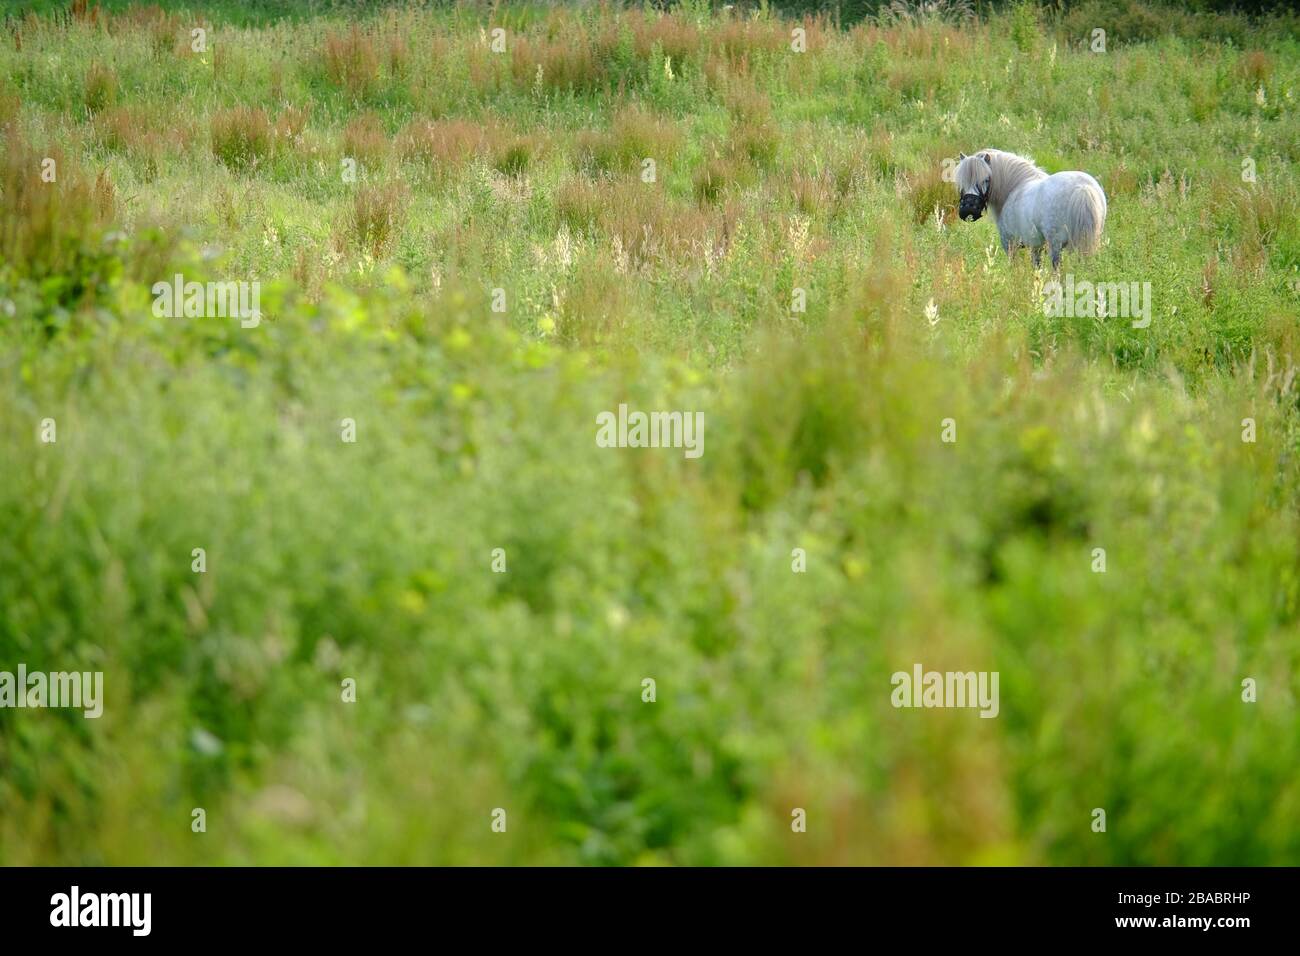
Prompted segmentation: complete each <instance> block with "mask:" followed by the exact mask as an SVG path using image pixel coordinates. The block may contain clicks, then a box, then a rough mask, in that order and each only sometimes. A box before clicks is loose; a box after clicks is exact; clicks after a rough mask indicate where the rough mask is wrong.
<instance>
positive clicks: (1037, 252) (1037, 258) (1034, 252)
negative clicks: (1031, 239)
mask: <svg viewBox="0 0 1300 956" xmlns="http://www.w3.org/2000/svg"><path fill="white" fill-rule="evenodd" d="M1029 255H1030V256H1031V257H1032V258H1033V260H1034V268H1035V269H1037V268H1038V267H1039V266H1040V265H1042V264H1043V247H1042V246H1034V248H1032V249H1030V250H1029Z"/></svg>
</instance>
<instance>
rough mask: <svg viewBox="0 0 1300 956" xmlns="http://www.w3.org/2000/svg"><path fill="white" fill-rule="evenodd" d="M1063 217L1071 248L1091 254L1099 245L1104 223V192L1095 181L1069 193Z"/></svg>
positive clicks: (1084, 253)
mask: <svg viewBox="0 0 1300 956" xmlns="http://www.w3.org/2000/svg"><path fill="white" fill-rule="evenodd" d="M1065 218H1066V222H1067V223H1068V224H1069V233H1070V237H1069V244H1070V246H1071V248H1073V249H1074V250H1075V251H1076V252H1079V253H1082V254H1083V255H1091V254H1092V253H1094V252H1096V251H1097V247H1098V246H1100V245H1101V230H1102V227H1103V226H1105V225H1106V194H1105V193H1103V192H1102V191H1101V187H1100V186H1098V185H1097V184H1096V183H1086V184H1085V185H1083V186H1080V187H1079V188H1078V189H1076V190H1074V191H1073V192H1072V193H1070V198H1069V200H1068V201H1067V203H1066V217H1065Z"/></svg>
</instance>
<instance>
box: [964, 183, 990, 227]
mask: <svg viewBox="0 0 1300 956" xmlns="http://www.w3.org/2000/svg"><path fill="white" fill-rule="evenodd" d="M988 203H989V188H988V186H985V187H984V188H983V189H980V187H978V186H976V187H975V192H973V193H966V194H965V195H964V196H962V197H961V202H960V203H958V205H957V215H958V216H960V217H961V219H962V221H963V222H974V221H975V220H976V219H978V218H979V217H980V216H982V215H984V207H985V206H987V205H988Z"/></svg>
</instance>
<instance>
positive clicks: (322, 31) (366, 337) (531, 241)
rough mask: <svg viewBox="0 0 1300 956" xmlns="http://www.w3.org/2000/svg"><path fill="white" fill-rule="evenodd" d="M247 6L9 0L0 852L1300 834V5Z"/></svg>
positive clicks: (2, 40)
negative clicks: (911, 688)
mask: <svg viewBox="0 0 1300 956" xmlns="http://www.w3.org/2000/svg"><path fill="white" fill-rule="evenodd" d="M284 6H285V5H284V4H276V3H269V2H268V3H265V4H258V3H253V4H251V5H249V4H240V5H238V6H236V5H235V4H233V3H231V4H229V5H226V4H222V3H213V4H210V5H207V6H205V5H203V4H202V3H191V4H188V5H185V4H173V3H170V2H168V3H163V5H162V7H161V8H160V7H158V6H148V7H144V6H135V5H131V4H127V3H120V2H114V3H109V4H106V5H105V6H104V7H94V8H88V7H87V5H86V4H84V3H78V4H74V5H73V7H72V8H71V9H69V8H68V7H67V6H66V5H63V4H53V3H49V4H45V3H41V4H37V5H35V7H34V8H32V9H25V8H23V7H19V6H17V5H14V4H10V5H7V6H4V7H3V8H0V9H3V11H4V16H3V19H0V25H2V28H0V671H4V670H8V671H13V670H14V669H15V668H16V666H17V665H18V664H19V663H20V662H22V663H25V664H26V666H27V668H28V669H29V670H45V671H69V670H79V671H102V672H103V674H104V713H103V716H102V717H101V718H99V719H85V718H84V717H83V716H82V714H81V713H80V712H79V711H72V710H60V709H43V710H38V709H23V710H19V709H10V708H4V709H0V864H8V865H14V864H55V863H60V864H163V863H166V864H253V863H257V864H272V863H276V864H381V863H383V864H496V863H503V864H651V865H653V864H682V865H714V864H823V865H839V864H885V865H899V864H906V865H916V864H1030V865H1041V864H1065V865H1106V864H1130V865H1132V864H1140V865H1145V864H1295V863H1296V862H1297V861H1298V860H1300V777H1298V776H1297V774H1296V767H1297V765H1298V764H1300V718H1298V716H1297V709H1296V708H1297V696H1298V695H1300V676H1298V674H1300V672H1298V667H1300V381H1298V376H1297V366H1296V356H1297V352H1298V351H1300V324H1298V321H1297V320H1298V319H1300V123H1298V122H1297V120H1296V109H1297V106H1298V105H1300V104H1298V103H1297V100H1298V99H1300V19H1297V18H1296V17H1295V16H1273V17H1268V18H1264V19H1262V20H1253V21H1252V20H1248V19H1246V18H1244V17H1241V16H1238V15H1226V14H1191V13H1186V12H1182V11H1181V10H1179V9H1174V8H1170V9H1166V8H1162V7H1148V6H1144V5H1142V4H1139V3H1136V2H1127V0H1104V2H1090V3H1084V4H1078V5H1069V6H1068V7H1066V8H1065V9H1064V10H1061V9H1058V8H1056V7H1053V8H1050V9H1047V8H1039V7H1037V6H1034V5H1032V4H1028V3H1022V4H1019V5H1015V6H1011V7H1005V8H1003V7H999V8H998V9H997V10H996V11H992V12H989V11H982V12H981V13H980V16H979V17H978V18H974V17H972V16H967V15H966V14H967V12H968V11H967V9H966V8H964V7H962V6H961V5H959V4H957V5H950V4H945V5H942V6H940V7H939V8H937V9H936V10H933V11H931V12H928V13H920V12H917V11H916V10H915V9H914V8H913V9H910V10H908V9H903V8H901V7H898V8H895V9H894V10H893V12H892V13H890V12H888V11H886V12H885V13H884V14H883V15H881V16H878V17H874V18H867V19H860V20H856V21H850V20H848V19H839V20H837V18H835V17H832V16H825V15H822V16H818V15H806V16H802V17H798V18H796V17H788V16H787V15H784V14H782V13H780V12H779V11H776V10H769V9H767V8H766V7H762V8H758V7H746V6H745V5H741V6H739V7H737V8H736V9H732V10H722V9H721V8H720V5H717V6H716V7H715V8H710V6H709V5H708V4H707V3H694V4H690V3H688V4H682V5H674V6H672V7H670V8H668V9H666V10H662V9H655V8H651V7H645V8H642V7H636V6H629V7H621V6H616V5H605V4H596V3H592V4H583V5H560V4H557V5H554V6H550V5H542V4H521V3H504V4H492V5H488V4H477V3H470V2H461V3H457V4H452V5H441V4H440V5H433V4H430V5H427V6H425V5H419V4H414V5H409V6H380V5H369V4H351V5H342V4H341V5H334V6H329V5H324V4H322V5H320V6H319V7H308V8H305V9H306V11H307V12H306V13H305V14H304V13H303V10H302V9H300V10H299V11H298V13H297V15H294V16H291V17H287V18H285V17H282V16H281V15H280V14H282V13H284V12H287V11H285V10H283V9H282V8H283V7H284ZM196 7H197V9H196ZM196 28H201V29H202V30H203V31H205V32H204V33H203V34H201V37H202V39H203V43H201V44H199V46H200V47H202V49H198V50H196V49H195V48H194V47H195V35H194V34H193V32H192V31H193V30H195V29H196ZM498 29H500V30H502V31H504V32H503V33H500V34H497V33H495V32H494V31H496V30H498ZM1097 29H1101V30H1104V31H1105V49H1104V52H1095V51H1094V49H1093V48H1092V47H1093V46H1094V45H1095V39H1094V33H1093V31H1094V30H1097ZM796 30H797V31H800V32H798V33H796V32H794V31H796ZM796 39H797V40H798V41H799V42H798V43H796ZM795 45H799V46H802V47H803V49H802V50H796V49H794V48H793V46H795ZM494 46H497V47H502V46H503V49H499V50H498V49H494ZM982 147H997V148H1001V149H1006V150H1011V151H1014V152H1019V153H1023V154H1026V155H1029V156H1032V157H1033V158H1034V160H1035V161H1036V162H1037V163H1038V164H1039V165H1041V166H1042V167H1044V168H1045V169H1047V170H1048V171H1051V172H1055V171H1059V170H1064V169H1083V170H1086V171H1088V172H1090V173H1092V174H1093V175H1095V176H1096V177H1097V179H1098V180H1099V181H1100V182H1101V184H1102V186H1103V187H1104V188H1105V190H1106V193H1107V197H1108V200H1109V217H1108V220H1107V224H1106V231H1105V240H1104V243H1103V246H1102V248H1101V250H1100V251H1099V253H1098V254H1097V255H1096V256H1094V257H1092V258H1090V259H1087V260H1080V259H1076V258H1074V257H1073V256H1071V254H1070V253H1069V251H1068V250H1067V252H1066V256H1065V261H1064V263H1063V265H1062V272H1063V273H1067V272H1068V273H1070V274H1072V275H1073V276H1074V278H1075V279H1076V280H1084V279H1087V280H1091V281H1099V282H1112V281H1113V282H1125V283H1128V282H1138V283H1150V288H1151V303H1152V308H1151V321H1150V323H1149V325H1147V326H1146V327H1134V325H1133V323H1132V322H1131V321H1129V320H1128V319H1127V318H1120V317H1116V316H1108V317H1101V318H1096V317H1088V316H1079V317H1069V316H1049V315H1046V314H1044V310H1043V308H1042V307H1041V291H1042V289H1043V286H1044V283H1045V282H1047V281H1048V280H1049V279H1050V278H1051V274H1050V272H1049V271H1048V270H1047V269H1046V268H1044V269H1042V270H1040V271H1037V272H1035V270H1034V269H1033V267H1032V266H1031V264H1030V262H1029V259H1028V257H1027V256H1026V255H1025V254H1024V253H1021V254H1020V255H1018V256H1017V257H1015V258H1013V259H1010V260H1009V259H1008V258H1007V257H1006V256H1005V255H1004V254H1003V253H1002V251H1001V249H1000V248H999V246H998V243H997V234H996V230H995V228H994V226H993V224H992V223H991V221H990V220H989V218H987V217H986V218H985V219H983V220H981V221H980V222H978V223H974V224H971V223H964V222H961V221H959V220H958V219H957V216H956V202H957V196H956V191H955V187H954V186H953V184H952V183H951V182H950V181H948V179H947V178H945V171H946V169H947V166H946V165H945V160H950V159H954V158H955V157H956V156H957V155H958V152H959V151H964V152H966V153H971V152H974V151H975V150H978V149H980V148H982ZM49 161H53V162H52V163H50V162H49ZM47 170H53V175H54V178H53V179H52V180H47V179H46V178H45V176H46V171H47ZM353 172H354V173H355V175H354V176H353V175H352V173H353ZM176 274H182V275H183V276H184V278H185V279H186V280H196V281H199V282H208V281H212V282H225V281H247V282H257V283H259V284H260V309H261V313H262V320H261V321H260V323H259V324H257V325H256V326H254V327H246V326H245V324H244V323H241V322H240V321H239V320H238V319H235V318H229V317H226V318H222V317H191V318H185V317H176V318H170V317H165V316H159V315H157V314H156V311H155V309H154V308H153V305H154V295H153V293H152V287H153V286H154V284H155V283H158V282H160V281H161V282H170V281H171V280H172V277H173V276H174V275H176ZM621 403H626V404H628V405H629V406H630V407H631V408H633V409H644V410H666V409H673V410H684V411H687V412H701V413H703V415H704V421H705V429H704V446H703V448H704V453H703V454H702V455H701V456H700V457H699V458H688V457H686V456H685V455H684V454H683V453H682V451H681V450H680V449H664V448H660V449H647V448H640V449H638V448H618V449H612V448H602V447H599V446H598V445H597V443H596V441H595V436H596V416H597V415H599V414H600V413H602V412H604V411H612V410H616V409H617V408H618V406H619V405H620V404H621ZM345 420H346V421H350V422H351V423H352V429H353V437H355V440H354V441H349V440H346V439H347V437H348V435H347V425H346V424H345ZM949 420H950V421H949ZM945 435H946V436H947V437H954V436H955V439H956V440H955V441H945V440H943V437H944V436H945ZM51 438H53V439H54V440H50V439H51ZM195 549H202V563H203V568H202V570H201V571H197V570H195V568H196V562H198V561H199V560H200V559H199V558H198V557H196V551H195ZM1097 549H1104V556H1103V557H1102V558H1101V559H1100V560H1103V561H1104V572H1103V571H1102V570H1101V569H1100V568H1101V566H1100V565H1099V557H1098V551H1097ZM918 662H919V663H921V664H923V665H924V666H925V668H926V669H929V670H940V671H948V670H956V671H969V670H976V671H997V672H998V673H999V674H1000V679H1001V684H1000V686H1001V691H1000V693H1001V701H1000V712H999V714H998V716H997V717H996V718H995V719H980V718H979V717H978V716H977V714H976V713H975V712H973V711H971V710H959V709H951V710H941V709H934V710H921V709H896V708H895V707H893V706H892V705H891V699H890V698H891V689H892V688H891V683H890V677H891V675H892V674H893V673H894V672H896V671H908V672H910V671H911V670H912V667H913V665H914V664H915V663H918ZM646 679H652V680H653V681H654V682H655V684H654V686H655V699H654V700H653V701H646V700H644V699H643V695H644V689H643V688H644V686H645V685H643V681H645V680H646ZM1244 681H1250V682H1253V684H1252V685H1251V686H1252V687H1253V688H1254V695H1253V696H1254V699H1253V700H1244V699H1243V696H1251V695H1249V694H1248V692H1247V691H1246V690H1243V682H1244ZM345 682H354V684H352V685H351V686H354V687H355V701H345V700H344V696H345V693H346V691H345V690H344V685H345ZM196 808H201V809H202V810H203V811H204V818H205V821H206V827H205V830H203V832H196V830H195V828H194V819H195V818H194V810H195V809H196ZM796 808H799V809H803V810H804V811H806V818H807V829H806V832H794V831H793V830H792V825H791V821H792V812H793V811H794V810H795V809H796ZM1098 808H1100V809H1103V810H1104V811H1105V814H1106V826H1105V831H1104V832H1097V831H1096V830H1095V829H1094V821H1095V819H1096V816H1095V814H1094V811H1095V810H1096V809H1098ZM497 809H501V810H504V811H505V812H506V816H507V819H508V827H507V829H506V831H505V832H496V831H495V830H494V828H493V820H494V816H493V813H494V811H495V810H497Z"/></svg>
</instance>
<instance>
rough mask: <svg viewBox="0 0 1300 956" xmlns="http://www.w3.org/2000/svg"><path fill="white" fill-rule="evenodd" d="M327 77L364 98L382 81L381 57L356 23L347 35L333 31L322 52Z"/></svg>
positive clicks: (372, 42)
mask: <svg viewBox="0 0 1300 956" xmlns="http://www.w3.org/2000/svg"><path fill="white" fill-rule="evenodd" d="M321 59H322V62H323V63H324V68H325V74H326V76H328V77H329V79H330V82H332V83H333V84H334V85H335V86H337V87H339V88H340V89H343V90H346V91H347V92H349V93H350V94H352V96H353V97H354V98H356V99H363V98H364V97H366V96H368V95H369V94H370V92H371V91H372V90H373V89H374V87H375V84H376V83H377V82H378V80H379V54H378V53H377V52H376V51H375V44H374V41H373V40H372V39H371V38H370V37H369V36H367V35H366V34H364V33H363V32H361V28H360V27H359V26H357V25H356V24H353V25H352V26H351V27H350V28H349V29H348V31H347V32H346V33H338V32H336V31H334V30H331V31H330V32H329V33H328V34H327V35H326V37H325V47H324V49H323V50H322V52H321Z"/></svg>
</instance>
